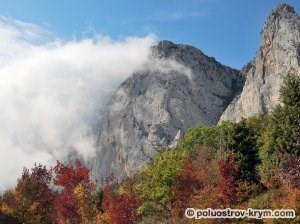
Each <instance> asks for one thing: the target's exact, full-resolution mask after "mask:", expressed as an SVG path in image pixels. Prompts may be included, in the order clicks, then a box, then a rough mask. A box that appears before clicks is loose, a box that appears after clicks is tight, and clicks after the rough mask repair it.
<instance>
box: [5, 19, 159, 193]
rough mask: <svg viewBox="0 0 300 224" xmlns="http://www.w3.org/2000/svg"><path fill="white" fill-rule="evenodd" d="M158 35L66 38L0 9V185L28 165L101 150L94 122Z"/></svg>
mask: <svg viewBox="0 0 300 224" xmlns="http://www.w3.org/2000/svg"><path fill="white" fill-rule="evenodd" d="M154 41H155V36H154V35H149V36H146V37H142V38H139V37H126V38H123V39H122V40H117V41H115V40H112V39H111V38H109V37H106V36H101V35H97V34H94V35H93V37H92V38H85V39H82V40H76V39H74V40H70V41H65V40H61V39H58V38H56V37H55V34H53V33H51V32H49V31H47V30H44V29H42V28H40V27H38V26H36V25H34V24H28V23H24V22H22V21H18V20H15V19H13V18H7V17H0V108H1V113H0V124H1V128H0V154H1V157H0V191H1V190H4V189H7V187H10V186H12V185H13V184H15V183H16V179H17V177H19V176H20V175H21V172H22V169H23V167H24V166H26V167H28V168H30V167H32V166H33V164H34V163H35V162H37V163H39V162H41V163H43V164H47V165H51V166H52V165H53V164H54V162H55V161H56V160H58V159H59V160H64V159H65V158H66V157H67V156H68V155H69V154H70V153H71V154H75V155H78V156H80V157H81V158H83V159H89V157H93V156H94V155H95V154H94V153H95V144H94V138H93V135H92V133H93V129H95V128H96V126H97V125H98V122H99V118H100V116H101V111H102V109H103V106H104V105H105V104H106V103H107V101H108V98H109V97H110V95H111V93H112V91H113V90H114V89H115V88H116V87H117V86H118V85H119V84H120V83H121V82H123V81H124V80H125V79H126V78H127V77H128V76H129V75H131V74H132V73H133V72H134V71H136V70H138V69H139V68H140V67H141V66H142V65H144V64H145V63H146V62H147V60H148V54H149V46H151V45H152V44H153V43H154Z"/></svg>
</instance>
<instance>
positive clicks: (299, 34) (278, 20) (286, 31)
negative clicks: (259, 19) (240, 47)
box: [221, 4, 300, 121]
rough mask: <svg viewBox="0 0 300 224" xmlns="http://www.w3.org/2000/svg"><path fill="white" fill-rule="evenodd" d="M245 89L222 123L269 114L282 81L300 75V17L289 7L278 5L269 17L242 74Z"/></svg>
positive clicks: (230, 107) (224, 115)
mask: <svg viewBox="0 0 300 224" xmlns="http://www.w3.org/2000/svg"><path fill="white" fill-rule="evenodd" d="M241 73H242V75H243V76H244V77H245V78H246V82H245V86H244V88H243V91H242V92H241V94H239V95H238V96H237V97H236V98H235V99H234V100H233V102H232V103H231V104H230V105H229V107H228V108H227V109H226V111H225V112H224V113H223V115H222V117H221V120H231V121H238V120H240V119H241V118H242V117H245V118H246V117H249V116H252V115H255V114H266V113H269V112H270V111H271V110H272V108H274V106H275V105H276V104H278V99H279V88H280V86H281V83H282V78H283V77H284V76H285V75H286V74H288V73H294V74H298V75H300V17H299V15H298V14H297V13H296V12H295V11H294V9H293V8H292V7H291V6H289V5H287V4H281V5H278V6H277V7H276V8H275V9H273V10H272V11H271V13H270V14H269V16H268V18H267V20H266V22H265V24H264V27H263V31H262V34H261V42H260V48H259V50H258V52H257V55H256V57H255V59H254V60H253V61H251V62H250V63H249V64H248V65H246V66H245V67H244V68H243V69H242V71H241Z"/></svg>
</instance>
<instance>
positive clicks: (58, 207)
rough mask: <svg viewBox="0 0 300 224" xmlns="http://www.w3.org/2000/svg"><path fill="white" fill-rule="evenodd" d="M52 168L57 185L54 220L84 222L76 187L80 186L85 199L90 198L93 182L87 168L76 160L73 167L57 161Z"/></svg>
mask: <svg viewBox="0 0 300 224" xmlns="http://www.w3.org/2000/svg"><path fill="white" fill-rule="evenodd" d="M53 170H54V173H55V174H56V176H55V178H54V181H53V183H54V184H55V185H56V186H57V187H59V194H58V195H57V197H56V198H55V200H54V208H55V211H56V221H57V222H58V223H84V221H83V217H82V214H81V212H80V208H81V207H82V203H83V202H82V200H79V198H78V197H77V195H76V189H77V187H78V186H80V187H81V189H83V194H85V195H87V197H86V198H87V200H88V199H90V198H91V195H92V192H93V191H94V189H95V184H94V183H93V182H92V181H91V180H90V176H89V169H88V168H86V167H85V166H82V165H81V163H80V161H79V160H76V162H75V166H74V167H73V166H71V165H64V164H62V163H60V162H59V161H57V164H56V166H55V167H54V169H53ZM84 203H85V202H84ZM86 203H88V202H86Z"/></svg>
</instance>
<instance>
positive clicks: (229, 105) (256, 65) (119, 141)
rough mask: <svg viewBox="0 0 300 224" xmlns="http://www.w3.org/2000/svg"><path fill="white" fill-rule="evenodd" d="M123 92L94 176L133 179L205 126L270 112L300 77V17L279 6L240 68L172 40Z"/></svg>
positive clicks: (115, 99) (103, 133) (106, 118)
mask: <svg viewBox="0 0 300 224" xmlns="http://www.w3.org/2000/svg"><path fill="white" fill-rule="evenodd" d="M151 50H152V53H151V56H150V62H149V63H148V64H146V65H145V66H144V68H143V69H141V70H140V71H138V72H136V73H135V74H132V76H130V77H129V78H128V79H127V80H126V81H125V82H124V83H122V84H121V86H120V87H119V88H118V89H117V90H116V92H115V93H114V95H113V96H112V98H111V99H110V101H109V104H108V105H107V109H106V111H105V113H104V115H103V118H102V122H101V125H100V127H99V132H98V147H97V154H96V157H95V159H94V161H93V162H92V172H93V175H95V176H96V179H98V181H99V183H100V184H101V183H103V178H104V177H105V176H107V175H109V174H114V176H116V177H118V178H123V177H125V176H130V175H131V174H132V173H133V172H134V171H136V170H137V169H138V168H141V167H143V166H144V165H145V164H146V163H147V162H149V161H151V158H152V156H153V155H154V154H155V152H156V151H158V150H159V149H161V148H163V147H170V148H174V147H176V146H177V144H178V141H179V139H180V138H181V136H182V135H183V133H184V132H185V131H186V130H187V129H188V128H192V127H195V126H197V125H199V124H203V125H209V124H216V123H218V122H219V121H222V120H230V121H238V120H240V119H241V118H242V117H249V116H252V115H255V114H266V113H269V112H270V111H271V110H272V108H274V106H275V105H276V104H277V103H278V98H279V92H278V91H279V88H280V86H281V83H282V80H283V77H284V76H285V75H287V74H288V73H295V74H298V75H300V69H299V67H300V17H299V15H298V14H297V13H296V12H295V11H294V9H293V8H292V7H291V6H289V5H287V4H280V5H278V6H277V7H276V8H275V9H273V10H272V11H271V12H270V14H269V15H268V17H267V20H266V22H265V24H264V26H263V31H262V33H261V42H260V47H259V50H258V52H257V55H256V57H255V58H254V59H253V60H252V61H251V62H250V63H248V64H247V65H246V66H244V67H243V68H242V70H241V71H237V70H235V69H232V68H230V67H227V66H224V65H222V64H221V63H219V62H217V61H216V60H215V59H214V58H213V57H208V56H206V55H204V54H203V53H202V52H201V51H200V50H199V49H197V48H195V47H192V46H188V45H182V44H174V43H172V42H170V41H161V42H159V43H158V44H157V45H156V46H154V47H152V49H151Z"/></svg>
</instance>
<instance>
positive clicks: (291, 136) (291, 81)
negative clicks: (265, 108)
mask: <svg viewBox="0 0 300 224" xmlns="http://www.w3.org/2000/svg"><path fill="white" fill-rule="evenodd" d="M280 101H281V104H280V105H278V106H277V107H276V108H275V109H274V111H273V112H272V114H271V115H270V120H269V124H268V127H267V128H266V129H265V130H264V132H263V133H262V134H261V136H260V137H259V139H258V145H259V148H260V150H259V154H260V158H261V160H262V163H261V165H260V166H259V173H260V175H261V177H262V182H263V183H264V184H265V185H267V186H270V187H272V186H273V187H276V186H278V184H279V182H280V181H279V177H278V172H279V171H280V170H281V168H282V166H283V165H284V163H285V161H287V159H289V158H290V157H293V156H296V157H298V156H300V146H299V145H298V144H297V137H296V135H295V134H296V133H297V128H298V127H299V124H300V123H299V119H298V116H299V114H300V78H299V77H298V76H295V75H287V76H286V77H285V79H284V81H283V84H282V87H281V89H280Z"/></svg>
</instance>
